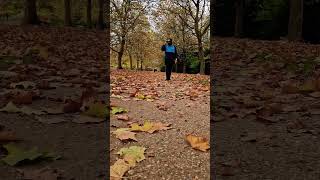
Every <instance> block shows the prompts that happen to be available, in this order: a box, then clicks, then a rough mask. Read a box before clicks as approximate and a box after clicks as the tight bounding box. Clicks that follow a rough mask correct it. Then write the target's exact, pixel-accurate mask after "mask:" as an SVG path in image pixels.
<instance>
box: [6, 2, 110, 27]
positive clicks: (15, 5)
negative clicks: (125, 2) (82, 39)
mask: <svg viewBox="0 0 320 180" xmlns="http://www.w3.org/2000/svg"><path fill="white" fill-rule="evenodd" d="M60 1H63V7H60V4H59V3H60ZM94 1H97V2H95V3H97V4H98V13H97V14H98V17H97V22H96V23H95V26H96V27H97V28H98V29H104V28H105V26H106V23H105V21H104V15H105V13H104V12H105V4H106V3H107V2H106V1H108V0H86V1H85V3H83V5H82V4H81V3H82V2H83V1H81V2H80V1H73V0H47V1H44V0H12V1H6V2H4V3H3V4H2V6H4V7H2V10H3V9H6V10H7V12H5V13H1V17H5V18H6V20H8V16H10V15H16V14H19V12H18V10H20V9H19V8H22V9H23V19H22V24H34V25H39V24H42V23H47V22H44V21H43V19H47V18H48V17H44V18H42V17H41V18H40V17H39V9H40V7H39V6H41V7H46V8H47V9H49V11H50V13H52V9H53V7H52V6H59V7H56V8H61V9H63V11H62V12H63V14H64V18H63V21H64V25H65V26H74V25H75V22H73V19H74V18H73V16H76V15H75V13H73V11H75V10H76V7H74V6H73V3H77V4H81V5H80V6H85V8H86V26H87V27H89V28H92V27H93V21H92V19H93V13H92V9H93V6H92V5H93V3H94ZM108 2H110V1H108ZM78 6H79V5H78ZM77 8H78V7H77ZM12 11H16V12H12ZM9 12H10V13H9ZM62 12H60V11H58V12H56V13H60V14H61V13H62ZM56 16H58V14H56Z"/></svg>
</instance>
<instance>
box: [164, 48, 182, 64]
mask: <svg viewBox="0 0 320 180" xmlns="http://www.w3.org/2000/svg"><path fill="white" fill-rule="evenodd" d="M161 50H162V51H164V52H165V61H166V62H170V61H172V62H173V60H175V59H176V58H177V56H178V53H177V48H176V46H175V45H171V46H169V45H163V46H162V47H161Z"/></svg>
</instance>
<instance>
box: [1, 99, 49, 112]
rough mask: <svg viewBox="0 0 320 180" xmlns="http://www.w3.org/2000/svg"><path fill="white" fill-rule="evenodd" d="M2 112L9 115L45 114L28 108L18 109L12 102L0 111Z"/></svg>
mask: <svg viewBox="0 0 320 180" xmlns="http://www.w3.org/2000/svg"><path fill="white" fill-rule="evenodd" d="M0 112H8V113H23V114H27V115H32V114H35V115H44V114H45V113H44V112H42V111H41V110H35V109H32V108H29V107H26V106H23V107H21V108H18V107H17V106H15V105H14V104H13V103H12V102H9V103H8V104H7V105H6V106H5V107H3V108H1V109H0Z"/></svg>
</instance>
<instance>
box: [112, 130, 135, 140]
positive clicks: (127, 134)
mask: <svg viewBox="0 0 320 180" xmlns="http://www.w3.org/2000/svg"><path fill="white" fill-rule="evenodd" d="M112 133H113V134H115V135H116V137H117V138H118V139H120V140H129V139H132V140H135V141H138V140H137V139H136V137H135V135H136V133H134V132H131V131H130V128H119V129H117V130H116V131H113V132H112Z"/></svg>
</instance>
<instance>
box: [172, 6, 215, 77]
mask: <svg viewBox="0 0 320 180" xmlns="http://www.w3.org/2000/svg"><path fill="white" fill-rule="evenodd" d="M174 3H175V4H177V5H178V7H180V8H182V9H183V11H184V13H186V14H187V15H188V16H189V17H190V18H187V19H184V21H185V23H186V25H187V26H188V27H189V28H190V29H192V30H193V35H194V36H195V37H196V38H197V46H198V58H199V61H200V74H205V59H204V50H203V49H204V48H203V37H204V36H205V35H206V33H207V32H208V29H209V27H210V22H209V20H210V18H209V11H208V9H207V8H208V5H209V4H210V3H209V2H208V0H192V1H189V0H177V1H174Z"/></svg>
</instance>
